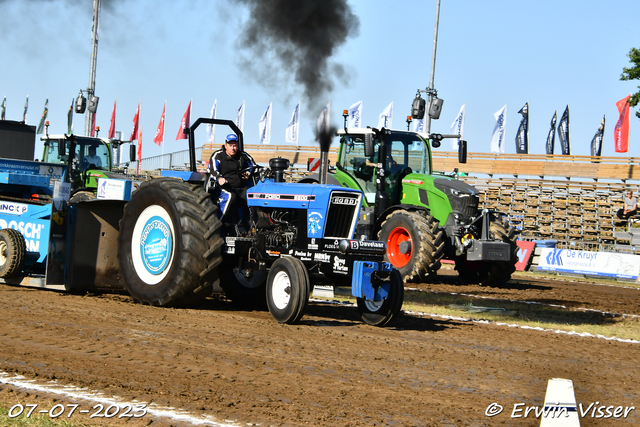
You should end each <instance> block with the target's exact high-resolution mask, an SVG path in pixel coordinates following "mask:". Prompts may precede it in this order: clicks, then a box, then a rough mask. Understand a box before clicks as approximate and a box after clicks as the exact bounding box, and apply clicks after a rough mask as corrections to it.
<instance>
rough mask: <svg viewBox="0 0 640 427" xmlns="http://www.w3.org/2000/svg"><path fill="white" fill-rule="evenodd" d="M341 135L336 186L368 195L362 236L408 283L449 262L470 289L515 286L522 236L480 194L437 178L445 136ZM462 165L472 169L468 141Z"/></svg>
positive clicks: (453, 178) (447, 177)
mask: <svg viewBox="0 0 640 427" xmlns="http://www.w3.org/2000/svg"><path fill="white" fill-rule="evenodd" d="M338 136H339V137H340V148H339V152H338V159H337V162H336V166H335V168H334V169H333V170H332V173H331V174H330V175H329V178H328V179H329V182H330V183H337V184H340V185H342V186H344V187H349V188H356V189H360V190H362V191H363V193H364V195H365V197H364V198H363V202H362V203H363V209H362V210H361V216H360V220H359V228H358V234H359V235H366V236H368V238H377V239H378V240H381V241H384V242H386V244H387V259H388V261H389V262H391V263H392V264H393V265H394V267H396V268H397V269H398V270H399V271H400V273H401V274H402V276H403V277H404V280H405V281H407V282H420V281H423V280H425V279H426V278H427V277H428V276H430V275H433V274H435V273H436V272H437V271H438V269H439V268H440V260H441V259H442V258H443V257H445V258H447V259H450V260H453V261H455V268H456V270H457V271H458V273H459V275H460V277H461V278H462V280H463V281H465V282H466V283H481V284H484V285H496V284H500V283H503V282H506V281H507V280H509V279H510V277H511V274H512V273H513V272H514V271H515V263H516V261H517V255H516V254H517V245H516V240H515V230H514V229H513V228H510V227H509V226H508V225H507V223H506V222H504V221H503V220H502V217H501V215H500V214H499V213H497V212H494V211H489V210H481V209H479V208H478V191H477V190H476V189H475V188H474V187H472V186H470V185H468V184H466V183H465V182H463V181H461V180H459V179H457V178H458V175H457V173H455V172H454V173H451V174H443V173H439V172H435V171H434V169H433V163H432V158H431V147H430V146H429V140H431V142H432V145H433V147H434V148H437V147H439V146H440V141H441V140H442V138H443V135H439V134H432V135H426V134H420V133H416V132H405V131H397V130H389V129H384V128H383V129H380V130H378V129H371V128H366V129H363V128H357V129H346V128H345V129H344V130H339V131H338ZM456 136H457V135H456ZM459 161H460V162H461V163H465V162H466V142H465V141H462V143H461V144H460V152H459ZM314 179H315V178H314V177H313V176H310V177H308V178H306V179H305V180H304V181H307V182H309V181H313V180H314Z"/></svg>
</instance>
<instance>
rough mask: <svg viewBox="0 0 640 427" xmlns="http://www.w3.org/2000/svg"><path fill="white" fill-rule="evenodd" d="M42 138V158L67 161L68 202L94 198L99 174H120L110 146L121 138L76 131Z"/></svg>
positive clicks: (52, 160)
mask: <svg viewBox="0 0 640 427" xmlns="http://www.w3.org/2000/svg"><path fill="white" fill-rule="evenodd" d="M42 140H43V141H44V152H43V154H42V161H43V162H47V163H64V164H67V163H70V167H69V169H68V174H69V182H70V183H71V202H77V201H81V200H92V199H95V198H96V192H97V188H98V179H100V178H115V179H122V178H123V171H121V170H119V169H116V168H114V166H113V150H112V148H116V147H118V148H119V147H120V145H121V144H122V142H121V141H118V140H113V139H107V138H93V137H86V136H76V135H47V136H45V137H43V138H42ZM70 158H71V161H69V160H70Z"/></svg>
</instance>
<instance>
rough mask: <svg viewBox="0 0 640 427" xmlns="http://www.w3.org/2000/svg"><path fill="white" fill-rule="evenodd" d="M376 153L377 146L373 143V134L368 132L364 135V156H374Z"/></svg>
mask: <svg viewBox="0 0 640 427" xmlns="http://www.w3.org/2000/svg"><path fill="white" fill-rule="evenodd" d="M374 155H375V148H374V143H373V135H372V134H370V133H366V134H365V135H364V156H365V157H373V156H374Z"/></svg>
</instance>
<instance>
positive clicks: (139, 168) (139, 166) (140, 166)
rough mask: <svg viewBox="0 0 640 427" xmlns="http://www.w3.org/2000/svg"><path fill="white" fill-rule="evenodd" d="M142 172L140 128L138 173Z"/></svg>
mask: <svg viewBox="0 0 640 427" xmlns="http://www.w3.org/2000/svg"><path fill="white" fill-rule="evenodd" d="M141 173H142V128H140V133H139V134H138V174H141Z"/></svg>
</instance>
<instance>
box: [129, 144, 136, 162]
mask: <svg viewBox="0 0 640 427" xmlns="http://www.w3.org/2000/svg"><path fill="white" fill-rule="evenodd" d="M129 161H130V162H135V161H136V146H135V145H133V144H131V145H130V146H129Z"/></svg>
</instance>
